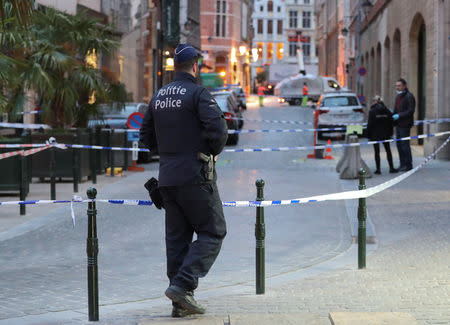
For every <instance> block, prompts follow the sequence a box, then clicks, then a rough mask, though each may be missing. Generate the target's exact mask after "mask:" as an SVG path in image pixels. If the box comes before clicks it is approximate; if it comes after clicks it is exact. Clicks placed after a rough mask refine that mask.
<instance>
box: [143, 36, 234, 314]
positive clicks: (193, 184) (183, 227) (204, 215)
mask: <svg viewBox="0 0 450 325" xmlns="http://www.w3.org/2000/svg"><path fill="white" fill-rule="evenodd" d="M174 63H175V79H174V81H173V82H171V83H169V84H168V85H166V86H164V87H162V88H161V89H160V90H159V91H158V92H157V93H156V94H155V95H154V96H153V98H152V100H151V101H150V105H149V108H148V110H147V112H146V113H145V116H144V121H143V123H142V127H141V131H140V139H141V141H142V142H143V143H144V144H145V145H146V146H147V148H149V149H150V151H151V152H152V153H158V154H159V157H160V158H159V189H160V192H161V196H162V198H163V203H164V208H165V210H166V254H167V276H168V278H169V281H170V285H169V287H168V288H167V290H166V292H165V294H166V296H167V297H168V298H170V299H171V300H172V305H173V310H172V317H183V316H185V315H188V314H195V313H197V314H203V313H204V312H205V308H203V307H202V306H201V305H199V304H198V303H197V302H196V301H195V299H194V295H193V292H194V290H195V289H196V288H197V286H198V278H199V277H204V276H205V275H206V274H207V273H208V271H209V269H210V268H211V266H212V264H213V263H214V261H215V259H216V257H217V255H218V254H219V251H220V248H221V246H222V240H223V239H224V237H225V235H226V224H225V218H224V215H223V209H222V201H221V199H220V196H219V192H218V189H217V185H216V178H217V176H216V173H215V170H214V163H215V160H216V158H217V155H218V154H219V153H220V152H221V151H222V149H223V147H224V146H225V143H226V141H227V136H228V135H227V132H228V130H227V126H226V122H225V119H224V115H223V113H222V111H221V110H220V108H219V106H218V105H217V103H216V101H215V100H214V98H213V97H212V96H211V94H210V93H209V92H208V90H206V89H205V88H204V87H202V86H199V85H197V84H196V81H197V77H198V74H199V66H198V54H197V52H196V50H195V49H194V48H193V47H192V46H191V45H189V44H179V45H178V46H177V48H176V49H175V54H174ZM194 232H195V233H196V234H197V240H196V241H194V242H192V239H193V233H194Z"/></svg>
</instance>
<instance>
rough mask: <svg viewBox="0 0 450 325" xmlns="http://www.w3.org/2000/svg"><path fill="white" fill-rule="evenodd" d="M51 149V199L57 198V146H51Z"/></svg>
mask: <svg viewBox="0 0 450 325" xmlns="http://www.w3.org/2000/svg"><path fill="white" fill-rule="evenodd" d="M49 150H50V200H56V179H55V168H56V161H55V147H51V148H50V149H49Z"/></svg>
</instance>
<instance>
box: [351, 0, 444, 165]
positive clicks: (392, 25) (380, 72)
mask: <svg viewBox="0 0 450 325" xmlns="http://www.w3.org/2000/svg"><path fill="white" fill-rule="evenodd" d="M354 2H356V1H354ZM373 4H374V6H373V8H372V10H371V11H370V12H369V14H368V15H367V17H366V18H365V19H364V21H363V24H362V31H361V55H362V66H364V67H366V68H367V71H368V72H367V75H366V76H365V77H364V78H363V81H362V89H361V90H362V93H363V94H364V95H365V96H366V98H368V99H369V98H372V97H373V96H374V95H376V94H380V95H381V96H382V97H383V98H384V100H385V103H386V105H387V106H388V107H393V106H394V99H395V88H394V87H395V86H394V85H395V82H396V80H398V79H399V78H404V79H405V80H406V81H407V82H408V88H409V90H410V91H411V92H412V93H413V94H414V96H415V98H416V111H415V119H416V120H423V119H435V118H440V117H449V116H450V109H449V105H448V101H447V102H445V101H443V100H442V99H443V98H445V97H448V75H449V61H450V56H448V51H449V50H448V49H449V41H450V40H449V39H448V36H449V35H450V33H449V23H450V21H449V12H450V10H449V4H448V1H442V0H429V1H410V0H377V1H374V2H373ZM446 34H447V35H446ZM445 35H446V36H445ZM446 37H447V39H446ZM445 52H447V56H446V54H445ZM355 68H356V67H355ZM354 73H355V74H356V71H354ZM446 82H447V84H446V85H447V86H445V83H446ZM351 87H352V88H354V86H353V85H351ZM448 125H449V124H448V123H447V124H440V125H439V124H432V125H425V126H422V125H420V126H417V127H415V128H414V130H413V133H414V134H422V133H424V132H431V133H434V132H436V131H438V130H441V129H448ZM443 140H445V139H443V138H437V139H426V140H423V141H418V143H419V144H422V143H423V144H424V155H428V154H430V153H431V152H432V151H433V150H434V149H435V148H436V147H437V146H438V145H439V144H440V143H441V142H442V141H443ZM449 153H450V147H447V148H446V149H445V150H444V152H442V154H441V155H440V157H445V158H447V159H449V158H450V157H449Z"/></svg>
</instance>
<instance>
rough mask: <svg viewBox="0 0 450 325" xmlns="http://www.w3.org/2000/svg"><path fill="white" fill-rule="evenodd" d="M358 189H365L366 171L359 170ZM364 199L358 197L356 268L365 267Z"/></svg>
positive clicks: (365, 216)
mask: <svg viewBox="0 0 450 325" xmlns="http://www.w3.org/2000/svg"><path fill="white" fill-rule="evenodd" d="M358 189H359V190H365V189H366V171H365V170H364V169H363V168H361V169H360V170H359V187H358ZM366 218H367V214H366V199H365V198H360V199H359V205H358V269H364V268H366Z"/></svg>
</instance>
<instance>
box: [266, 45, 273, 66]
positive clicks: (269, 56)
mask: <svg viewBox="0 0 450 325" xmlns="http://www.w3.org/2000/svg"><path fill="white" fill-rule="evenodd" d="M272 59H273V43H267V61H269V62H271V61H272Z"/></svg>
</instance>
